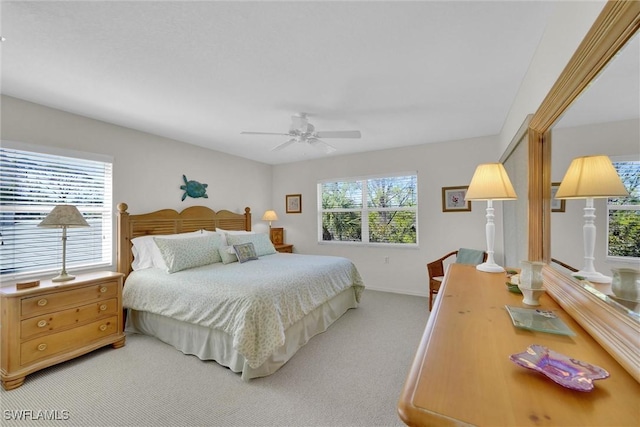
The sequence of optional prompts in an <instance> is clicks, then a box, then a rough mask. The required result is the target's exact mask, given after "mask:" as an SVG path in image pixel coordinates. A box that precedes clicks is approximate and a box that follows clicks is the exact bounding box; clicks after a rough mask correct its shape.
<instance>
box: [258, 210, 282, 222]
mask: <svg viewBox="0 0 640 427" xmlns="http://www.w3.org/2000/svg"><path fill="white" fill-rule="evenodd" d="M262 220H263V221H277V220H278V215H277V214H276V211H266V212H265V213H264V215H262Z"/></svg>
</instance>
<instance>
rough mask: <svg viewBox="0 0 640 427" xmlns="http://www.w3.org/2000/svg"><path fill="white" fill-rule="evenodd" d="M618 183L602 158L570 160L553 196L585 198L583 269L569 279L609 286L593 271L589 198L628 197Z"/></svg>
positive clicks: (593, 229)
mask: <svg viewBox="0 0 640 427" xmlns="http://www.w3.org/2000/svg"><path fill="white" fill-rule="evenodd" d="M628 195H629V193H628V192H627V189H626V188H625V186H624V184H623V183H622V180H621V179H620V177H619V176H618V173H617V172H616V169H615V168H614V167H613V164H611V160H609V157H607V156H604V155H598V156H583V157H577V158H575V159H573V160H572V161H571V164H570V165H569V169H567V172H566V173H565V175H564V178H563V179H562V182H561V183H560V187H559V188H558V191H557V193H556V199H586V205H585V208H584V225H583V227H582V237H583V239H584V267H583V268H582V269H581V270H579V271H577V272H575V273H572V276H579V277H584V278H585V279H586V280H588V281H590V282H595V283H611V277H608V276H605V275H604V274H602V273H599V272H597V271H596V269H595V267H594V265H593V262H594V260H595V258H594V256H593V253H594V250H595V246H596V226H595V223H594V221H595V219H596V215H595V211H596V209H595V208H594V206H593V199H595V198H609V197H614V196H628Z"/></svg>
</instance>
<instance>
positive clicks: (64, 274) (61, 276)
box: [51, 271, 76, 282]
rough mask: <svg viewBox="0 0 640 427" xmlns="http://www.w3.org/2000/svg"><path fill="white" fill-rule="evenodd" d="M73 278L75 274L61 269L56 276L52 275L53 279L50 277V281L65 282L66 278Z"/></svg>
mask: <svg viewBox="0 0 640 427" xmlns="http://www.w3.org/2000/svg"><path fill="white" fill-rule="evenodd" d="M75 278H76V276H72V275H70V274H67V272H66V271H63V272H62V273H60V274H59V275H58V276H57V277H54V278H53V279H51V281H52V282H66V281H67V280H73V279H75Z"/></svg>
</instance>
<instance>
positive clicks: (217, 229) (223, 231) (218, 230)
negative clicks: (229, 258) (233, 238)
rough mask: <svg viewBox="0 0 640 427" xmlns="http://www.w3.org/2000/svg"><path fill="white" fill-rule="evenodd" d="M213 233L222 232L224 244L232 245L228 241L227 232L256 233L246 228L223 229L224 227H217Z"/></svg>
mask: <svg viewBox="0 0 640 427" xmlns="http://www.w3.org/2000/svg"><path fill="white" fill-rule="evenodd" d="M209 233H212V232H211V231H209ZM213 233H220V234H221V235H222V244H223V245H225V246H226V245H229V246H230V245H231V244H230V243H228V242H227V234H255V233H254V232H252V231H245V230H223V229H222V228H216V231H214V232H213Z"/></svg>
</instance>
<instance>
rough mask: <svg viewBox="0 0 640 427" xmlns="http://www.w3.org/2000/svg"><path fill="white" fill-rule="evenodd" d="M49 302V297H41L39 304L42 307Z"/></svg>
mask: <svg viewBox="0 0 640 427" xmlns="http://www.w3.org/2000/svg"><path fill="white" fill-rule="evenodd" d="M48 302H49V301H47V299H46V298H42V299H39V300H38V305H39V306H40V307H44V306H45V305H47V303H48Z"/></svg>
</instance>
